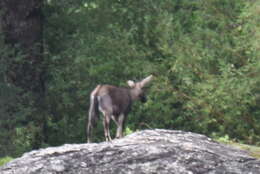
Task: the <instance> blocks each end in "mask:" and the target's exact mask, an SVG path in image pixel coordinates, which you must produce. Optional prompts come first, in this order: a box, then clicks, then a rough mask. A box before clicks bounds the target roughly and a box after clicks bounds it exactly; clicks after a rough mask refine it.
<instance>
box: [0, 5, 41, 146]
mask: <svg viewBox="0 0 260 174" xmlns="http://www.w3.org/2000/svg"><path fill="white" fill-rule="evenodd" d="M42 6H43V0H0V34H2V35H3V38H4V43H5V45H7V46H8V47H9V48H10V50H12V52H11V51H10V54H8V56H6V57H4V58H3V57H2V59H4V60H5V61H4V62H6V63H5V66H6V72H5V76H6V78H5V79H7V80H6V83H9V84H12V85H14V86H15V87H17V88H18V89H21V90H20V91H21V92H20V93H19V95H20V96H19V98H20V99H19V101H20V102H22V106H23V108H22V109H24V108H29V109H31V111H33V113H31V115H29V117H30V118H26V119H25V120H23V121H24V122H25V123H29V122H31V121H32V122H33V123H34V125H35V126H36V127H38V128H39V130H40V131H38V132H37V133H35V135H34V139H33V140H32V147H33V148H34V149H37V148H39V147H40V146H41V143H42V142H43V141H44V137H45V136H44V130H45V127H46V119H45V115H46V114H44V113H45V112H46V111H45V109H44V107H45V104H44V100H45V99H44V98H45V97H44V96H45V80H44V76H45V75H44V74H45V71H46V70H45V69H46V68H45V67H44V59H43V15H42ZM0 56H1V55H0ZM23 94H25V95H23ZM28 94H30V95H28ZM28 96H30V97H28ZM32 101H33V102H32ZM28 103H33V104H32V105H28ZM27 115H28V114H27ZM27 115H26V116H27ZM39 137H40V138H39Z"/></svg>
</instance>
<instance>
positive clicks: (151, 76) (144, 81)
mask: <svg viewBox="0 0 260 174" xmlns="http://www.w3.org/2000/svg"><path fill="white" fill-rule="evenodd" d="M152 79H153V75H149V76H148V77H146V78H145V79H143V80H142V81H141V82H140V86H141V88H143V87H144V86H145V85H147V84H149V83H150V82H151V80H152Z"/></svg>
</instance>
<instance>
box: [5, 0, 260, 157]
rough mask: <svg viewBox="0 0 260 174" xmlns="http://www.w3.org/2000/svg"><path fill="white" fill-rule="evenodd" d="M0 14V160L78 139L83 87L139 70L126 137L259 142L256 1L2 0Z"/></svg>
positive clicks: (122, 82)
mask: <svg viewBox="0 0 260 174" xmlns="http://www.w3.org/2000/svg"><path fill="white" fill-rule="evenodd" d="M0 16H1V17H0V48H1V49H0V62H1V63H0V157H3V156H12V157H16V156H19V155H21V154H22V153H24V152H26V151H30V150H32V149H38V148H42V147H48V146H58V145H61V144H64V143H84V142H86V134H85V127H86V121H87V119H86V118H87V114H88V106H89V94H90V92H91V90H93V88H94V87H95V86H96V85H97V84H112V85H119V86H126V81H127V80H130V79H131V80H139V79H142V78H143V77H145V76H147V75H150V74H153V75H154V76H155V79H154V81H153V82H152V83H151V85H150V87H149V89H148V92H147V93H148V101H147V102H146V103H145V104H140V103H139V102H137V103H135V104H134V106H133V107H134V108H133V109H132V112H131V113H130V114H129V116H128V121H127V127H126V130H125V134H128V133H130V132H133V131H137V130H141V129H147V128H149V129H150V128H164V129H177V130H184V131H192V132H197V133H202V134H205V135H207V136H210V137H213V138H220V137H225V138H227V139H232V140H234V141H239V142H243V143H247V144H254V145H258V146H259V145H260V77H259V75H260V51H259V50H260V1H259V0H182V1H180V0H163V1H159V0H38V1H34V0H1V2H0ZM114 129H115V126H114V125H113V130H112V131H111V133H112V132H115V131H114ZM95 141H97V142H100V141H103V128H102V123H101V122H100V124H98V127H97V129H96V130H95Z"/></svg>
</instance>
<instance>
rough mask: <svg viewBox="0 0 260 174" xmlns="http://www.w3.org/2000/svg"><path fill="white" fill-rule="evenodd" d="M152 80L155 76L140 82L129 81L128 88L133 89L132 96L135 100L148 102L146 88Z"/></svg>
mask: <svg viewBox="0 0 260 174" xmlns="http://www.w3.org/2000/svg"><path fill="white" fill-rule="evenodd" d="M152 79H153V75H150V76H148V77H146V78H144V79H143V80H141V81H139V82H134V81H132V80H128V81H127V84H128V86H129V87H130V88H131V95H132V98H133V99H134V100H140V101H141V102H146V96H145V91H144V87H145V86H147V85H148V84H149V83H150V82H151V80H152Z"/></svg>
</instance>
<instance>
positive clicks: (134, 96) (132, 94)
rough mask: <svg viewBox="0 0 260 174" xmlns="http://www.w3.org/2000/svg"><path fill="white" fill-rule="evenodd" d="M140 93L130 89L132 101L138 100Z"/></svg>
mask: <svg viewBox="0 0 260 174" xmlns="http://www.w3.org/2000/svg"><path fill="white" fill-rule="evenodd" d="M138 96H139V91H138V90H136V89H130V97H131V99H132V101H135V100H138Z"/></svg>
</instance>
